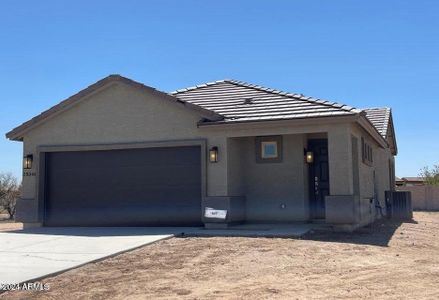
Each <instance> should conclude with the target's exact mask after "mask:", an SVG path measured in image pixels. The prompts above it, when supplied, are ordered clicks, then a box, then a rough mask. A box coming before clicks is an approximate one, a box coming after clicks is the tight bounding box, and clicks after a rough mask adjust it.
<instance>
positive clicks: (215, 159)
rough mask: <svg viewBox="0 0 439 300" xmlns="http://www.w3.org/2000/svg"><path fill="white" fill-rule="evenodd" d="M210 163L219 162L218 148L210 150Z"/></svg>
mask: <svg viewBox="0 0 439 300" xmlns="http://www.w3.org/2000/svg"><path fill="white" fill-rule="evenodd" d="M209 161H210V162H211V163H216V162H218V147H216V146H215V147H212V148H210V150H209Z"/></svg>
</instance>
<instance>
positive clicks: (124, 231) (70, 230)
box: [7, 227, 194, 237]
mask: <svg viewBox="0 0 439 300" xmlns="http://www.w3.org/2000/svg"><path fill="white" fill-rule="evenodd" d="M189 229H192V230H194V228H188V227H183V228H182V227H35V228H26V229H22V230H11V231H8V232H7V233H15V234H44V235H67V236H85V237H87V236H88V237H105V236H140V235H142V236H145V235H169V234H174V235H180V234H182V233H183V232H185V231H187V230H189Z"/></svg>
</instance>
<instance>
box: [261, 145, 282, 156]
mask: <svg viewBox="0 0 439 300" xmlns="http://www.w3.org/2000/svg"><path fill="white" fill-rule="evenodd" d="M278 156H279V154H278V151H277V142H261V157H262V158H277V157H278Z"/></svg>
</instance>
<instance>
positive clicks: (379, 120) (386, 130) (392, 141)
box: [364, 107, 398, 155]
mask: <svg viewBox="0 0 439 300" xmlns="http://www.w3.org/2000/svg"><path fill="white" fill-rule="evenodd" d="M364 112H366V118H367V119H368V120H369V121H370V122H371V123H372V124H373V126H374V127H375V128H376V129H377V130H378V132H379V133H380V134H381V136H382V137H383V138H384V139H386V141H387V142H388V143H389V146H390V148H391V150H392V152H393V154H395V155H396V154H397V153H398V146H397V144H396V136H395V129H394V126H393V117H392V110H391V109H390V108H389V107H381V108H366V109H364Z"/></svg>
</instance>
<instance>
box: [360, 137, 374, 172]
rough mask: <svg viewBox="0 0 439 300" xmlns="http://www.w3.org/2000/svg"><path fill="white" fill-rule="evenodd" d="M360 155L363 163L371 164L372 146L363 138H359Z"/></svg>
mask: <svg viewBox="0 0 439 300" xmlns="http://www.w3.org/2000/svg"><path fill="white" fill-rule="evenodd" d="M361 157H362V161H363V163H365V164H366V165H368V166H372V165H373V149H372V146H371V145H370V144H369V143H367V142H366V141H365V140H364V138H363V137H362V138H361Z"/></svg>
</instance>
